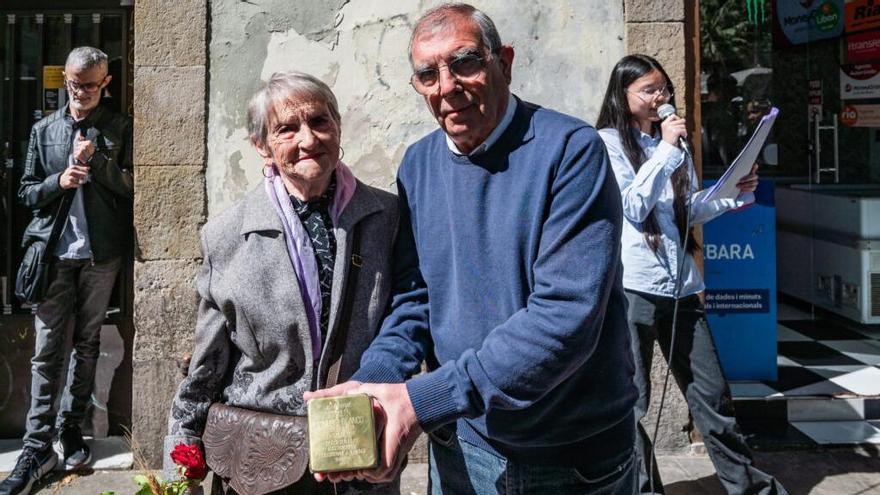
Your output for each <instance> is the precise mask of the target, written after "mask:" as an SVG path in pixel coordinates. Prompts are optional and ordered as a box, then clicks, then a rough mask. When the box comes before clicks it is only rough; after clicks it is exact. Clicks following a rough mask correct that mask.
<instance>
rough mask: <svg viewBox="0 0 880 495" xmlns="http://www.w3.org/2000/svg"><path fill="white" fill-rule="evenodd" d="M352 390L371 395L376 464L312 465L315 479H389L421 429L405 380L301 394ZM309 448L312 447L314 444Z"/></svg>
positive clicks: (341, 393) (330, 394)
mask: <svg viewBox="0 0 880 495" xmlns="http://www.w3.org/2000/svg"><path fill="white" fill-rule="evenodd" d="M351 394H367V395H368V396H371V397H372V398H373V401H372V402H373V415H374V417H375V421H376V425H375V431H377V432H378V449H379V458H378V465H377V466H376V467H375V468H372V469H369V468H358V469H349V470H333V471H332V472H331V471H321V470H320V469H315V468H314V467H313V468H312V471H313V472H314V473H315V479H316V480H318V481H323V480H325V479H326V480H330V481H331V482H333V483H336V482H340V481H351V480H353V479H360V480H364V481H367V482H370V483H387V482H389V481H392V480H393V479H394V478H395V477H396V476H397V475H398V473H399V472H400V469H401V467H402V466H403V461H404V459H406V455H407V454H408V453H409V451H410V449H412V446H413V444H414V443H415V441H416V439H417V438H418V436H419V434H420V433H421V431H422V430H421V427H420V426H419V423H418V420H417V419H416V414H415V411H414V410H413V407H412V403H411V402H410V400H409V394H408V393H407V390H406V384H403V383H396V384H376V383H359V382H346V383H342V384H339V385H337V386H335V387H332V388H328V389H325V390H318V391H316V392H306V394H305V395H304V397H303V398H304V399H305V400H306V401H311V400H314V399H322V398H328V397H339V396H344V395H351ZM310 422H311V418H310ZM310 433H311V432H310ZM310 448H312V449H313V448H314V446H313V444H312V445H310ZM319 467H320V466H319Z"/></svg>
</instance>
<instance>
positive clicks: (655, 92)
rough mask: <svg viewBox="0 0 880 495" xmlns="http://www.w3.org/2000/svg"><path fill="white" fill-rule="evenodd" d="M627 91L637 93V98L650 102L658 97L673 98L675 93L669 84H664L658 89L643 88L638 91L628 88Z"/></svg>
mask: <svg viewBox="0 0 880 495" xmlns="http://www.w3.org/2000/svg"><path fill="white" fill-rule="evenodd" d="M626 92H627V93H629V94H631V95H635V96H636V98H638V99H640V100H642V101H643V102H645V103H650V102H652V101H654V100H656V99H657V98H662V99H664V100H671V99H672V96H673V93H672V91H671V90H670V89H669V86H663V87H662V88H657V89H650V88H643V89H640V90H638V91H630V90H626Z"/></svg>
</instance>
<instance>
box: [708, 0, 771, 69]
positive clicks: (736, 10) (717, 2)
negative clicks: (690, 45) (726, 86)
mask: <svg viewBox="0 0 880 495" xmlns="http://www.w3.org/2000/svg"><path fill="white" fill-rule="evenodd" d="M751 1H753V0H700V51H701V54H702V56H701V58H702V61H701V63H702V66H703V67H704V72H706V71H707V70H706V69H710V70H718V71H720V72H723V73H729V72H732V71H733V70H735V69H734V68H738V67H744V66H748V65H751V64H749V60H750V59H751V58H752V56H751V55H752V54H751V53H750V50H749V47H750V45H751V40H752V36H750V34H751V32H752V30H753V28H752V26H751V25H750V23H749V15H748V14H749V12H748V9H747V5H746V3H747V2H751ZM762 1H763V0H762ZM749 5H751V4H749ZM728 69H730V70H728Z"/></svg>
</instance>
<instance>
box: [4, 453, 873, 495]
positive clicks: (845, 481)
mask: <svg viewBox="0 0 880 495" xmlns="http://www.w3.org/2000/svg"><path fill="white" fill-rule="evenodd" d="M3 454H4V453H3V448H2V445H0V455H3ZM5 454H8V452H6V453H5ZM755 460H756V464H757V465H758V466H759V467H760V468H761V469H763V470H765V471H767V472H769V473H771V474H773V475H774V476H776V477H777V478H778V479H779V480H780V481H781V482H782V484H783V485H784V486H785V487H786V488H787V489H788V491H789V493H790V494H791V495H807V494H809V495H869V494H877V495H880V448H878V446H877V445H865V446H858V447H848V448H844V449H817V450H809V451H779V452H756V453H755ZM657 463H658V465H659V467H660V474H661V476H662V478H663V481H664V483H665V486H666V493H667V495H724V494H725V493H726V492H725V491H724V489H723V488H722V486H721V483H720V482H719V481H718V478H717V477H716V476H715V470H714V468H713V467H712V463H711V462H710V461H709V458H708V457H706V456H705V455H660V456H658V460H657ZM129 466H130V464H129ZM0 469H3V467H2V464H0ZM134 474H135V472H134V471H132V470H130V469H115V470H109V469H100V468H98V469H90V470H86V471H81V472H77V473H68V472H63V471H56V472H54V473H53V474H52V475H51V476H50V477H49V479H48V480H46V482H43V483H41V484H40V485H39V486H38V487H37V490H36V491H35V492H33V493H42V494H53V495H54V494H64V495H98V494H101V493H102V492H106V491H113V492H115V493H116V494H118V495H128V494H133V493H134V492H135V488H136V485H135V484H134V482H133V481H132V476H133V475H134ZM4 476H5V474H4ZM427 476H428V465H427V464H422V463H415V464H410V465H409V466H408V467H407V468H406V470H405V471H404V473H403V478H402V490H401V493H403V494H404V495H421V494H424V493H426V490H427Z"/></svg>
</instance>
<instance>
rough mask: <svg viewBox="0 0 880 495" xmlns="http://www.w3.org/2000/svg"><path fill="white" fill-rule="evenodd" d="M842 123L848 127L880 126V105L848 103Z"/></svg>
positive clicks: (843, 112)
mask: <svg viewBox="0 0 880 495" xmlns="http://www.w3.org/2000/svg"><path fill="white" fill-rule="evenodd" d="M840 123H841V124H843V125H845V126H847V127H880V105H846V106H845V107H843V110H841V111H840Z"/></svg>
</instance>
